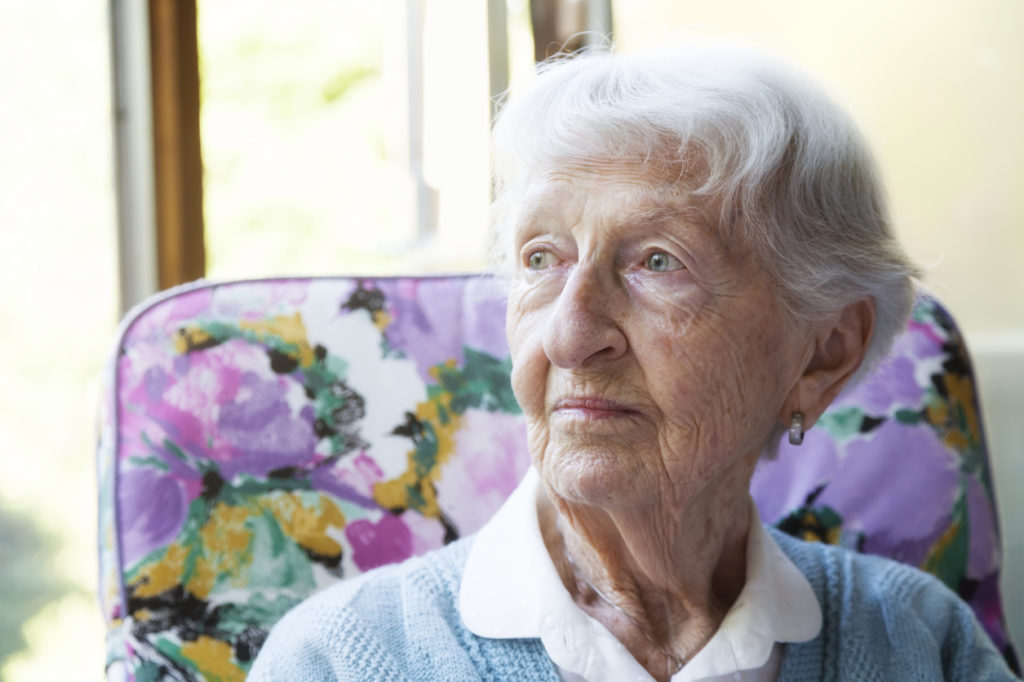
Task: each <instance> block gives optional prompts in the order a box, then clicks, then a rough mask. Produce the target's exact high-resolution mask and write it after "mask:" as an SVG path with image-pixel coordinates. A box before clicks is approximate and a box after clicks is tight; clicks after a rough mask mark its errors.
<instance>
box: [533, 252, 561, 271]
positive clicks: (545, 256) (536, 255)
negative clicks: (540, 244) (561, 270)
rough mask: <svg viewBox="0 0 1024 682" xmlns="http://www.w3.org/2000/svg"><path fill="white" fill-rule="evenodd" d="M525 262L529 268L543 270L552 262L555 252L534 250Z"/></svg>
mask: <svg viewBox="0 0 1024 682" xmlns="http://www.w3.org/2000/svg"><path fill="white" fill-rule="evenodd" d="M526 262H527V265H529V267H530V269H531V270H543V269H544V268H546V267H548V266H550V265H553V264H554V262H555V254H553V253H551V252H550V251H534V252H533V253H531V254H530V255H529V257H528V258H527V259H526Z"/></svg>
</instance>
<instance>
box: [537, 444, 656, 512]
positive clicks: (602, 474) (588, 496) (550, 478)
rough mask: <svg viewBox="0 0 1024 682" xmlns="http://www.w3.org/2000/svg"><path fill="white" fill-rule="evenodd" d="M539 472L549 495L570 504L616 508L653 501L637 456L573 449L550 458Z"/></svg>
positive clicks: (627, 453) (626, 453) (539, 464)
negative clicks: (638, 502) (643, 501)
mask: <svg viewBox="0 0 1024 682" xmlns="http://www.w3.org/2000/svg"><path fill="white" fill-rule="evenodd" d="M538 471H539V472H540V475H541V478H542V479H543V480H544V482H545V484H546V485H547V487H548V489H549V490H550V492H551V493H552V494H553V495H555V496H557V497H559V498H562V499H563V500H565V501H566V502H570V503H577V504H587V505H594V506H599V507H605V508H613V507H617V506H622V505H628V506H631V505H633V504H635V503H636V502H637V501H642V500H645V499H646V500H648V501H650V500H652V499H654V496H655V492H656V491H654V490H650V489H649V488H650V486H649V484H648V483H647V480H646V479H647V477H645V476H644V475H643V470H642V469H641V467H640V466H638V462H637V459H636V453H629V452H628V451H620V452H615V451H609V450H607V449H603V450H600V451H591V450H581V449H574V450H572V451H569V452H561V453H558V454H555V455H547V456H546V457H545V458H544V460H543V461H541V462H539V463H538Z"/></svg>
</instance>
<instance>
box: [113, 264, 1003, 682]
mask: <svg viewBox="0 0 1024 682" xmlns="http://www.w3.org/2000/svg"><path fill="white" fill-rule="evenodd" d="M504 307H505V304H504V296H503V292H502V289H501V286H500V284H499V283H498V282H496V281H494V280H492V279H490V278H488V277H478V276H453V277H433V278H430V277H422V278H378V279H354V278H324V279H315V278H314V279H274V280H259V281H241V282H232V283H224V284H215V283H204V282H200V283H196V284H192V285H188V286H186V287H182V288H179V289H176V290H173V291H170V292H167V293H165V294H162V295H160V296H158V297H156V298H154V299H152V300H150V301H148V302H147V303H145V304H143V305H141V306H139V307H138V308H136V310H135V311H133V312H132V313H131V314H130V315H129V316H128V317H127V318H126V319H125V321H124V322H123V324H122V326H121V330H120V332H119V338H118V339H117V344H116V347H115V352H114V354H113V356H112V359H111V362H110V365H109V370H108V372H107V375H106V379H105V384H106V386H105V392H104V399H103V402H102V406H101V438H100V444H99V458H98V466H99V480H100V499H99V514H100V517H99V521H100V538H99V552H100V571H101V574H100V575H101V579H100V582H101V584H100V591H101V600H102V604H103V609H104V614H105V617H106V619H107V622H108V625H109V632H108V675H109V677H110V679H133V680H137V681H141V680H154V679H177V680H242V679H244V678H245V675H246V672H247V670H248V669H249V667H250V665H251V663H252V660H253V659H254V657H255V655H256V653H257V651H258V650H259V648H260V646H261V644H262V643H263V641H264V639H265V637H266V635H267V632H268V631H269V629H270V627H271V626H272V625H273V624H274V622H275V621H276V620H277V619H278V618H279V617H280V616H281V615H282V614H283V613H284V612H285V611H286V610H288V609H289V608H290V607H292V606H293V605H295V604H296V603H298V602H299V601H300V600H301V599H303V598H304V597H306V596H308V595H309V594H311V593H312V592H314V591H316V590H319V589H321V588H323V587H325V586H326V585H328V584H330V583H332V582H334V581H337V580H341V579H344V578H347V577H351V576H353V575H356V574H358V573H360V572H362V571H366V570H368V569H370V568H373V567H375V566H379V565H382V564H386V563H390V562H395V561H401V560H403V559H405V558H408V557H410V556H413V555H416V554H420V553H422V552H426V551H429V550H431V549H434V548H437V547H440V546H442V545H443V544H445V543H447V542H450V541H452V540H454V539H455V538H458V537H461V536H464V535H467V534H470V533H472V532H474V531H475V530H477V529H478V528H479V527H480V526H481V525H482V524H483V523H484V522H485V521H486V520H487V519H488V517H489V516H490V515H491V514H492V513H493V512H494V511H495V510H496V509H497V508H498V506H500V504H501V503H502V502H503V501H504V499H505V497H506V496H507V495H508V494H509V493H510V492H511V491H512V489H513V488H514V487H515V485H516V483H517V482H518V480H519V477H520V476H521V475H522V473H523V472H524V471H525V469H526V467H527V466H528V463H529V456H528V454H527V450H526V444H525V430H524V425H523V421H522V416H521V414H520V410H519V407H518V406H517V404H516V402H515V399H514V397H513V396H512V392H511V388H510V386H509V379H508V375H509V370H510V361H509V356H508V350H507V346H506V342H505V337H504ZM993 494H994V492H993V488H992V481H991V478H990V471H989V466H988V457H987V453H986V449H985V442H984V438H983V432H982V427H981V420H980V415H979V413H978V403H977V398H976V394H975V390H974V383H973V376H972V373H971V368H970V362H969V360H968V357H967V354H966V351H965V349H964V346H963V343H962V340H961V338H960V336H959V334H958V333H957V331H956V328H955V327H954V325H953V322H952V320H951V319H950V317H949V316H948V314H947V313H946V312H945V310H943V308H942V307H941V306H940V305H939V304H938V303H936V302H935V301H934V300H932V299H930V298H928V297H925V296H922V297H920V298H919V300H918V302H917V305H916V307H915V311H914V316H913V320H912V322H911V324H910V328H909V330H908V331H907V333H906V334H904V335H903V336H902V337H901V338H900V339H899V340H898V341H897V344H896V347H895V348H894V350H893V353H892V354H891V356H890V357H889V358H888V359H887V360H886V361H885V362H884V363H883V364H882V366H881V367H880V368H879V369H878V371H876V372H875V373H874V375H873V376H872V377H870V378H869V379H868V380H866V381H865V383H863V384H862V385H860V386H859V387H858V388H856V389H855V390H853V391H851V392H850V393H849V394H848V395H846V396H844V397H843V399H842V400H841V401H839V402H838V403H837V404H835V405H834V406H833V408H832V409H831V410H830V411H829V412H828V413H827V414H826V415H825V416H824V417H823V418H822V420H821V421H820V422H819V427H818V428H816V429H814V430H812V431H810V432H809V434H808V436H807V440H806V441H805V443H804V445H803V446H802V447H801V448H799V449H797V448H792V447H790V446H789V445H788V444H783V445H782V446H781V448H780V451H779V455H778V457H777V458H775V459H773V460H771V461H765V462H763V463H762V465H761V466H760V468H759V470H758V472H757V474H756V475H755V479H754V495H755V499H756V500H757V503H758V506H759V508H760V511H761V515H762V517H763V518H764V519H765V520H766V521H768V522H770V523H774V524H776V525H778V526H779V527H781V528H782V529H784V530H786V531H787V532H790V533H792V534H794V535H797V536H799V537H803V538H808V539H813V540H820V541H824V542H831V543H838V544H842V545H846V546H849V547H852V548H854V549H856V550H858V551H862V552H870V553H876V554H884V555H886V556H890V557H893V558H896V559H898V560H900V561H904V562H906V563H910V564H913V565H916V566H919V567H921V568H924V569H925V570H928V571H931V572H933V573H935V574H936V575H938V576H939V577H940V578H941V579H942V580H943V581H944V582H946V584H947V585H949V586H950V587H952V588H953V589H954V590H956V591H958V592H959V593H960V594H961V595H962V596H963V597H964V599H966V600H967V601H968V602H969V603H970V604H971V605H972V606H973V607H974V610H975V612H976V613H977V615H978V617H979V619H980V620H981V622H982V624H983V625H984V626H985V628H986V630H987V631H988V633H989V635H990V636H991V637H992V639H993V641H994V642H995V644H996V646H997V647H999V648H1001V649H1002V650H1003V651H1004V653H1005V654H1006V656H1007V657H1008V658H1010V659H1011V661H1012V660H1013V650H1012V648H1011V647H1010V645H1009V640H1008V638H1007V634H1006V626H1005V623H1004V619H1003V614H1002V608H1001V604H1000V598H999V569H1000V544H999V535H998V524H997V520H996V517H995V504H994V499H993ZM1011 665H1015V663H1013V662H1011Z"/></svg>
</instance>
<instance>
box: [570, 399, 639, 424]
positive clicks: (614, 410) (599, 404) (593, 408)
mask: <svg viewBox="0 0 1024 682" xmlns="http://www.w3.org/2000/svg"><path fill="white" fill-rule="evenodd" d="M551 411H552V413H554V414H558V415H561V416H565V417H577V418H584V419H615V418H621V417H630V416H633V415H635V414H636V413H637V412H636V410H634V409H632V408H631V407H629V406H627V405H623V404H622V403H618V402H615V401H614V400H608V399H607V398H599V397H584V396H567V397H565V398H559V399H558V400H556V401H555V403H554V405H553V406H552V409H551Z"/></svg>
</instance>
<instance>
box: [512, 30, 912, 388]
mask: <svg viewBox="0 0 1024 682" xmlns="http://www.w3.org/2000/svg"><path fill="white" fill-rule="evenodd" d="M492 158H493V164H494V173H495V177H494V181H495V201H494V205H493V218H494V224H493V226H494V230H495V246H494V248H495V251H494V258H495V260H496V263H495V265H496V266H497V267H498V269H499V270H501V269H503V268H505V267H507V266H508V263H509V261H510V258H511V251H512V248H511V242H510V239H511V238H510V233H511V231H512V230H511V229H510V227H511V226H512V225H513V224H514V223H515V220H516V214H517V212H518V210H519V208H520V204H521V202H522V200H523V191H524V190H525V188H526V186H527V184H528V183H529V181H530V179H531V178H534V177H537V176H538V175H539V174H542V173H545V172H547V171H550V170H554V169H557V168H559V167H560V166H563V165H564V164H565V163H566V162H572V161H582V160H587V159H602V160H615V159H623V160H624V161H627V162H630V163H641V164H644V165H649V166H650V168H651V170H652V182H659V178H667V179H666V180H665V182H667V183H669V184H679V186H680V187H682V188H683V189H685V190H686V191H687V192H688V193H689V194H690V195H691V196H692V197H694V198H695V199H697V201H698V203H700V204H701V205H702V206H701V207H702V208H703V209H705V210H711V211H717V214H718V229H720V230H721V231H723V232H724V233H725V235H726V236H727V237H736V238H740V239H744V240H745V241H746V243H747V244H748V245H749V246H750V247H751V248H752V249H753V251H754V253H755V254H757V257H758V258H759V260H760V263H761V265H762V267H764V268H765V270H766V271H767V273H768V274H769V276H770V277H771V279H772V281H773V282H774V284H775V290H776V292H777V295H778V297H779V299H780V301H781V302H782V303H783V305H784V306H785V307H786V309H787V310H788V311H789V312H790V313H791V314H792V315H793V316H794V317H796V318H797V319H800V320H806V321H816V320H823V319H825V318H827V317H828V316H829V315H831V314H834V313H835V312H837V311H838V310H841V309H842V308H843V307H845V306H846V305H848V304H850V303H852V302H854V301H857V300H861V299H865V298H873V299H874V301H875V306H876V323H875V331H874V336H873V338H872V340H871V344H870V346H869V348H868V351H867V354H866V356H865V360H864V362H863V363H862V366H861V370H860V371H859V372H858V375H857V376H856V377H855V379H859V378H860V376H862V375H863V374H864V373H865V372H867V371H868V370H869V369H870V368H871V367H873V366H874V364H875V363H876V362H877V361H878V360H879V359H880V358H881V357H883V356H884V354H885V353H886V352H887V351H888V349H889V347H890V345H891V343H892V340H893V338H894V337H895V336H896V334H897V333H899V331H900V330H901V329H902V328H903V326H904V324H905V323H906V319H907V316H908V314H909V312H910V307H911V305H912V302H913V292H914V285H913V278H914V277H915V276H916V275H917V274H918V270H917V267H916V266H915V265H914V264H913V263H912V262H911V261H910V260H909V259H908V258H907V256H906V255H905V253H904V252H903V250H902V248H901V246H900V245H899V243H898V242H897V240H896V239H895V237H894V235H893V232H892V229H891V227H890V224H889V218H888V213H887V209H886V202H885V196H884V192H883V189H882V186H881V183H880V181H879V179H878V175H877V172H876V169H875V165H874V161H873V159H872V158H871V154H870V152H869V151H868V149H867V146H866V144H865V142H864V140H863V139H862V137H861V134H860V132H859V131H858V130H857V128H856V126H855V125H854V124H853V122H852V121H851V120H850V119H849V118H848V117H847V115H846V114H845V112H843V111H842V110H841V109H840V108H839V107H838V106H836V105H835V104H834V103H833V102H832V101H831V100H830V99H829V98H828V97H827V96H826V95H825V94H824V92H823V91H822V90H821V89H820V88H818V87H817V86H816V85H815V84H813V83H812V82H810V81H809V80H808V79H806V78H805V77H803V76H800V75H798V74H797V73H796V72H795V71H794V70H793V69H792V68H791V67H788V66H784V65H781V64H780V63H779V62H777V61H775V60H773V59H771V58H768V57H766V56H765V55H763V54H759V53H754V52H751V51H747V50H744V49H738V48H735V47H726V46H699V47H692V48H685V49H673V50H661V51H654V52H648V53H644V54H630V55H617V54H612V53H610V52H606V51H603V52H589V53H583V54H579V55H575V56H572V57H571V58H567V57H563V58H560V59H556V60H554V61H550V62H548V63H546V64H544V65H542V66H541V68H540V72H539V74H538V76H537V77H536V79H535V80H534V82H533V84H532V86H531V87H530V88H529V89H528V90H527V91H525V92H523V93H522V94H520V95H517V96H516V97H515V98H514V99H513V100H512V101H510V102H509V103H508V104H507V105H506V106H505V107H504V108H503V109H502V111H501V113H500V114H499V116H498V118H497V120H496V122H495V126H494V133H493V157H492ZM712 215H714V214H712ZM851 385H852V384H851Z"/></svg>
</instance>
